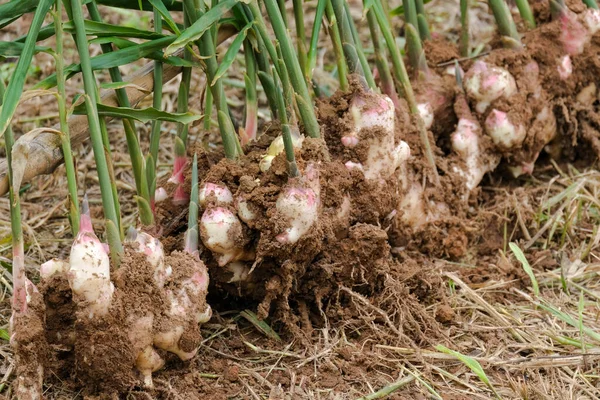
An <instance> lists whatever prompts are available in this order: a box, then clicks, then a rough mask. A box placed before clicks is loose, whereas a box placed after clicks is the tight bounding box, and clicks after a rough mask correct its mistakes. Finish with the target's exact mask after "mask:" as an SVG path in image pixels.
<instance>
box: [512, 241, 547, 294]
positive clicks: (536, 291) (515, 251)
mask: <svg viewBox="0 0 600 400" xmlns="http://www.w3.org/2000/svg"><path fill="white" fill-rule="evenodd" d="M508 247H510V250H511V251H512V252H513V254H514V255H515V257H516V258H517V260H519V262H520V263H521V265H522V266H523V270H524V271H525V273H526V274H527V276H529V279H531V285H532V286H533V294H535V295H536V296H539V295H540V287H539V285H538V281H537V279H536V278H535V274H534V273H533V269H531V265H529V261H527V258H526V257H525V254H523V251H522V250H521V249H520V248H519V246H517V244H516V243H513V242H511V243H509V244H508Z"/></svg>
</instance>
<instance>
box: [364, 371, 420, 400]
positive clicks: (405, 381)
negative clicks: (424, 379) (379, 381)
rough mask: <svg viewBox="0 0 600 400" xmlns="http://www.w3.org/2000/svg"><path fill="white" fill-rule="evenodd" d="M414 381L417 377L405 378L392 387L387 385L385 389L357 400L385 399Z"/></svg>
mask: <svg viewBox="0 0 600 400" xmlns="http://www.w3.org/2000/svg"><path fill="white" fill-rule="evenodd" d="M414 380H415V376H414V375H409V376H405V377H404V378H402V379H399V380H397V381H396V382H394V383H392V384H390V385H387V386H386V387H384V388H381V389H379V390H378V391H376V392H375V393H371V394H368V395H365V396H363V397H360V398H358V399H357V400H376V399H385V398H387V397H388V396H389V395H391V394H392V393H394V392H395V391H396V390H399V389H401V388H402V387H404V386H406V385H408V384H409V383H411V382H412V381H414Z"/></svg>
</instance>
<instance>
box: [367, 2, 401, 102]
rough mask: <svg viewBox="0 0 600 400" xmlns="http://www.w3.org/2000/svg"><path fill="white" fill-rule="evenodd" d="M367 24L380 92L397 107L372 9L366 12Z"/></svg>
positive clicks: (390, 76) (388, 67) (396, 96)
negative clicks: (377, 72)
mask: <svg viewBox="0 0 600 400" xmlns="http://www.w3.org/2000/svg"><path fill="white" fill-rule="evenodd" d="M367 22H368V23H369V32H370V33H371V40H372V41H373V48H374V51H375V65H376V66H377V71H379V80H380V81H381V90H382V91H383V93H385V94H386V95H388V96H389V97H390V98H391V99H392V101H393V102H394V105H396V106H398V94H397V93H396V88H395V85H394V79H393V78H392V73H391V71H390V66H389V63H388V60H387V58H386V55H385V48H384V44H383V41H382V38H381V35H380V32H379V27H378V26H377V18H376V17H375V13H374V11H373V10H372V9H370V10H369V11H367Z"/></svg>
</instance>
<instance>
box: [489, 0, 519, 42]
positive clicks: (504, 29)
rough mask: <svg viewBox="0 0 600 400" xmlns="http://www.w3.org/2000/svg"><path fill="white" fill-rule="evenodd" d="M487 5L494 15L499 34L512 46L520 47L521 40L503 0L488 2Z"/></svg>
mask: <svg viewBox="0 0 600 400" xmlns="http://www.w3.org/2000/svg"><path fill="white" fill-rule="evenodd" d="M488 3H489V5H490V8H491V9H492V12H493V13H494V19H495V20H496V23H497V24H498V30H499V31H500V34H501V35H502V36H504V38H505V39H507V40H508V41H509V43H512V45H514V46H518V47H520V46H521V38H520V37H519V32H517V26H516V25H515V21H514V20H513V18H512V15H511V14H510V10H509V9H508V6H507V5H506V2H505V1H504V0H488Z"/></svg>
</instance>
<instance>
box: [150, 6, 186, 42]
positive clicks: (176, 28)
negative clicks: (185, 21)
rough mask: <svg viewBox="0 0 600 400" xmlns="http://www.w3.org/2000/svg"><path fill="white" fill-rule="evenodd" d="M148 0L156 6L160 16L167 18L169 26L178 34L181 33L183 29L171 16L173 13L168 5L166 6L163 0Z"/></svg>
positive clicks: (155, 8)
mask: <svg viewBox="0 0 600 400" xmlns="http://www.w3.org/2000/svg"><path fill="white" fill-rule="evenodd" d="M148 2H149V3H150V4H151V5H152V7H154V10H155V11H156V12H157V13H158V14H160V16H161V17H162V18H163V19H164V20H165V22H166V23H167V26H168V27H169V28H171V31H172V32H173V33H175V34H176V35H180V34H181V30H180V29H179V26H178V25H177V23H176V22H175V20H174V19H173V17H172V16H171V13H170V12H169V10H168V9H167V7H165V4H164V2H163V1H162V0H148ZM182 10H183V9H182Z"/></svg>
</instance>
